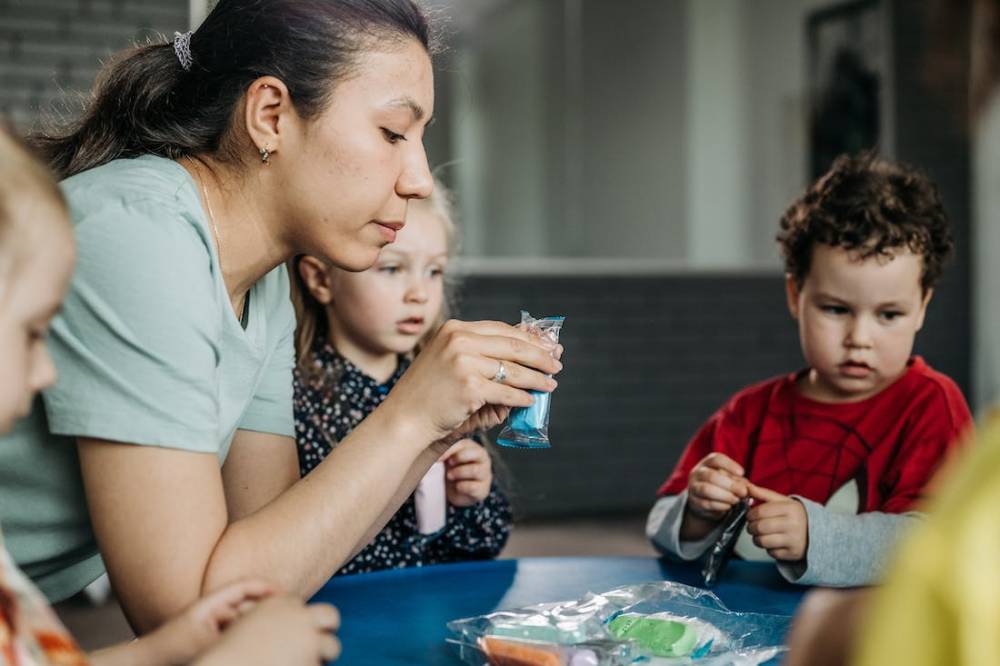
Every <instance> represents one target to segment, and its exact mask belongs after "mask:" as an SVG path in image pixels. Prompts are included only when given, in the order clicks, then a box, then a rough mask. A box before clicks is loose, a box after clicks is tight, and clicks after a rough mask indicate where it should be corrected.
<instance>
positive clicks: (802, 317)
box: [786, 244, 932, 402]
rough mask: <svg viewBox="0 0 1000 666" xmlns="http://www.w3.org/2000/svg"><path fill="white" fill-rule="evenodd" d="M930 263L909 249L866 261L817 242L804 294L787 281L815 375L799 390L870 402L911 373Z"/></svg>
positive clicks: (804, 350) (840, 399)
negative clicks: (908, 370) (924, 278)
mask: <svg viewBox="0 0 1000 666" xmlns="http://www.w3.org/2000/svg"><path fill="white" fill-rule="evenodd" d="M922 270H923V258H922V257H921V256H920V255H917V254H914V253H913V252H911V251H910V250H908V249H900V250H897V251H896V252H895V253H894V254H893V255H892V258H891V259H889V258H887V257H879V256H875V257H869V258H867V259H863V260H862V259H860V258H858V257H857V256H856V255H855V254H853V253H849V252H848V251H847V250H845V249H843V248H839V247H831V246H829V245H823V244H817V245H816V247H815V248H813V254H812V262H811V264H810V269H809V274H808V275H807V276H806V278H805V280H804V281H803V284H802V287H801V289H799V288H798V287H797V286H796V285H795V280H794V279H793V278H791V277H788V278H787V279H786V291H787V295H788V308H789V310H790V311H791V313H792V317H794V318H795V319H797V320H798V322H799V338H800V340H801V343H802V353H803V354H804V355H805V358H806V362H807V363H808V364H809V368H810V372H809V374H808V375H807V377H806V378H805V379H804V380H803V382H802V385H801V386H800V388H801V390H802V392H803V394H804V395H806V396H807V397H810V398H813V399H816V400H822V401H826V402H848V401H856V400H863V399H865V398H868V397H870V396H873V395H875V394H876V393H878V392H879V391H881V390H882V389H884V388H886V387H887V386H889V384H891V383H892V382H894V381H895V380H896V379H898V378H899V377H900V376H901V375H902V374H903V373H904V372H905V371H906V363H907V361H908V360H909V358H910V353H911V352H912V351H913V339H914V337H915V336H916V334H917V331H919V330H920V327H921V326H923V323H924V313H925V312H926V311H927V303H928V302H929V301H930V298H931V295H932V291H931V290H928V292H927V293H926V294H924V292H923V289H922V287H921V285H920V277H921V273H922Z"/></svg>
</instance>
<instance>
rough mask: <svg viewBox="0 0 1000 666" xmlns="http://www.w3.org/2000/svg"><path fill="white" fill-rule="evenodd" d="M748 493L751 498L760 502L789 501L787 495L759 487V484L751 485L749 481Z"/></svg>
mask: <svg viewBox="0 0 1000 666" xmlns="http://www.w3.org/2000/svg"><path fill="white" fill-rule="evenodd" d="M747 491H748V492H749V493H750V497H752V498H754V499H755V500H757V501H758V502H778V501H781V500H786V499H788V496H787V495H782V494H781V493H776V492H774V491H773V490H770V489H768V488H764V487H762V486H758V485H757V484H755V483H750V482H749V481H748V482H747Z"/></svg>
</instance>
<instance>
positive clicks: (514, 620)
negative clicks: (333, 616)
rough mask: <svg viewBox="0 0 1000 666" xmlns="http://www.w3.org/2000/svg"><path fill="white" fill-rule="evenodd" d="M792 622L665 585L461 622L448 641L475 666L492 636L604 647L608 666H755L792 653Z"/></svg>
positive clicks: (453, 625)
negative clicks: (787, 642)
mask: <svg viewBox="0 0 1000 666" xmlns="http://www.w3.org/2000/svg"><path fill="white" fill-rule="evenodd" d="M790 623H791V618H790V617H788V616H783V615H765V614H761V613H738V612H735V611H731V610H729V609H728V608H726V606H725V604H723V603H722V601H721V600H720V599H719V598H718V597H717V596H715V595H714V594H712V593H711V592H709V591H707V590H702V589H699V588H695V587H690V586H688V585H682V584H680V583H674V582H669V581H658V582H653V583H644V584H641V585H629V586H626V587H619V588H616V589H614V590H611V591H609V592H604V593H602V594H588V595H586V596H585V597H583V598H582V599H579V600H577V601H567V602H559V603H547V604H537V605H534V606H527V607H525V608H520V609H515V610H507V611H499V612H495V613H490V614H488V615H481V616H478V617H473V618H465V619H461V620H455V621H452V622H449V623H448V628H449V629H450V630H451V632H452V634H453V636H452V637H451V638H449V639H448V641H449V642H450V643H452V644H453V645H455V646H457V647H458V650H459V656H460V657H461V658H462V659H463V660H464V661H465V663H467V664H474V665H475V666H481V664H482V663H483V661H484V652H483V651H482V650H481V647H480V645H481V644H480V639H481V638H487V637H493V638H496V639H499V640H505V641H513V642H522V643H529V644H534V647H536V648H537V647H538V645H537V644H542V645H548V646H549V647H550V648H555V647H564V648H565V647H577V648H579V647H584V646H590V645H600V646H602V647H601V649H597V650H594V654H595V656H596V657H597V658H598V664H600V665H601V666H604V665H605V664H607V665H610V666H619V665H621V664H632V663H641V664H643V666H647V665H648V666H658V665H661V664H663V665H666V664H670V665H675V664H697V665H699V666H709V665H712V666H715V665H717V664H718V665H721V664H734V665H738V666H753V665H756V664H761V663H764V662H766V661H768V660H770V659H773V658H774V657H776V656H778V655H780V654H781V653H783V652H784V651H785V647H784V637H785V634H786V632H787V631H788V627H789V625H790ZM630 628H631V630H630ZM636 628H637V629H636ZM612 646H613V647H615V648H616V649H609V647H612ZM498 663H503V662H498ZM508 663H516V662H508ZM527 663H529V664H531V662H527ZM538 663H539V664H543V663H545V662H538ZM551 663H552V664H556V663H557V662H554V661H553V662H551ZM565 663H567V664H568V663H569V662H565ZM532 666H534V665H533V664H532Z"/></svg>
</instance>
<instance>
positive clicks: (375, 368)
mask: <svg viewBox="0 0 1000 666" xmlns="http://www.w3.org/2000/svg"><path fill="white" fill-rule="evenodd" d="M447 263H448V236H447V233H446V231H445V225H444V222H443V221H442V220H441V219H440V218H439V217H438V216H437V215H436V214H435V213H434V212H433V211H432V210H431V208H430V207H429V206H427V205H426V204H418V205H414V206H413V207H411V209H410V213H409V216H408V217H407V220H406V226H405V227H404V228H403V229H402V230H401V231H400V232H399V234H398V235H397V237H396V242H394V243H393V244H392V245H389V246H386V247H385V249H383V250H382V253H381V254H380V255H379V257H378V260H377V261H376V262H375V265H374V266H373V267H372V268H370V269H368V270H367V271H364V272H362V273H350V272H347V271H344V270H339V269H336V268H333V269H330V270H329V271H328V272H327V285H328V292H325V294H324V298H325V300H326V302H327V320H328V323H329V329H330V338H331V342H332V343H333V345H334V347H336V349H337V350H338V351H339V352H340V353H341V354H343V355H344V356H345V357H347V358H348V359H350V360H351V361H352V362H354V363H355V364H356V365H358V366H359V367H361V369H362V370H366V371H368V372H369V373H370V374H373V375H377V374H383V373H381V372H380V371H379V368H382V367H385V364H386V363H387V362H388V361H392V362H393V363H392V364H391V365H392V366H394V361H395V357H396V355H398V354H406V353H408V352H410V351H412V350H413V348H414V347H415V346H416V345H417V343H418V342H419V341H420V340H421V339H422V338H423V336H424V335H425V334H427V332H428V331H429V330H430V328H431V327H432V326H434V324H435V322H436V320H437V319H438V317H439V315H440V313H441V308H442V305H443V303H444V271H445V269H446V267H447ZM314 295H316V292H315V291H314ZM321 302H322V301H321Z"/></svg>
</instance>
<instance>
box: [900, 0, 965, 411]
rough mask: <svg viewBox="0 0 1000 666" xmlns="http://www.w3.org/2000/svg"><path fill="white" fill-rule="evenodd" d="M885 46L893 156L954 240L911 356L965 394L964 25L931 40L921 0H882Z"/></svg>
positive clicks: (931, 25)
mask: <svg viewBox="0 0 1000 666" xmlns="http://www.w3.org/2000/svg"><path fill="white" fill-rule="evenodd" d="M889 9H890V12H889V21H890V22H891V34H892V39H893V48H892V54H893V59H894V63H893V68H892V69H893V71H892V75H893V77H894V88H895V104H894V107H895V108H894V109H892V110H891V113H892V114H893V120H894V125H895V140H896V144H895V145H896V157H897V158H898V159H900V160H903V161H905V162H908V163H910V164H913V165H915V166H918V167H921V168H922V169H924V170H926V171H927V173H928V174H929V175H930V177H931V178H932V179H934V181H935V182H936V183H937V184H938V187H939V188H940V190H941V195H942V197H943V199H944V203H945V207H946V209H947V211H948V213H949V215H950V216H951V219H952V223H953V225H954V234H955V241H956V242H955V250H956V252H955V259H954V261H953V262H952V264H951V265H950V266H948V268H947V269H946V271H945V276H944V279H943V280H942V282H941V284H940V286H939V287H938V290H937V293H936V295H935V298H934V302H933V303H932V304H931V308H930V312H929V313H928V316H927V322H926V325H925V327H924V330H923V331H922V332H921V333H920V335H919V337H918V340H917V352H918V353H921V354H923V355H924V356H926V358H927V360H928V362H929V363H931V365H933V366H934V367H936V368H937V369H939V370H941V371H942V372H945V373H946V374H948V375H950V376H951V377H952V378H953V379H954V380H955V381H956V382H958V385H959V386H960V387H961V388H962V390H963V391H964V392H965V393H966V395H969V392H970V390H971V387H972V381H971V374H972V351H971V343H970V341H971V339H972V321H971V318H972V294H971V289H972V268H973V267H972V256H971V253H970V243H971V190H972V180H971V177H972V172H971V155H970V131H969V125H968V88H969V57H968V52H969V48H968V45H969V35H968V22H967V21H955V22H954V25H951V26H949V34H948V35H947V39H943V38H941V37H939V36H938V35H934V34H932V32H931V31H932V30H933V29H934V22H933V21H932V20H931V17H930V15H929V13H928V12H929V3H928V2H927V1H926V0H889ZM932 47H933V48H934V53H933V57H935V58H937V59H938V62H940V60H941V59H947V60H948V61H949V64H950V65H951V69H950V70H949V76H947V77H934V78H933V79H932V77H931V76H930V73H931V71H932V67H933V63H932V61H931V58H932V53H931V50H932Z"/></svg>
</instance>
